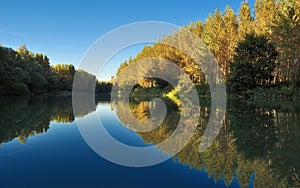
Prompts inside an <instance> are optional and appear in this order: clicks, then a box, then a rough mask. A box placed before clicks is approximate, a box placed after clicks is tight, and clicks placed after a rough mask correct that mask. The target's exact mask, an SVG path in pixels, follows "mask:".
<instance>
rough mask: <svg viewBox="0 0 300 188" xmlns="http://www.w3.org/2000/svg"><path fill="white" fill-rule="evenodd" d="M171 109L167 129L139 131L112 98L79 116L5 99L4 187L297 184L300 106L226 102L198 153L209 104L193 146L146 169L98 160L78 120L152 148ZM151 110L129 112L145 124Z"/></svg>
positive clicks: (56, 106) (0, 117)
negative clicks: (95, 118) (95, 119)
mask: <svg viewBox="0 0 300 188" xmlns="http://www.w3.org/2000/svg"><path fill="white" fill-rule="evenodd" d="M167 104H168V113H167V116H166V118H165V120H164V122H163V123H162V125H161V126H160V127H158V128H157V129H155V130H153V131H151V132H147V133H141V132H135V131H133V130H130V129H128V127H129V128H130V125H127V123H128V122H126V117H124V116H123V115H122V105H115V104H113V103H111V102H109V101H103V100H97V101H96V105H94V106H93V105H87V107H85V108H83V111H82V113H81V114H80V116H78V117H74V115H73V111H72V101H71V98H69V97H50V96H48V97H31V98H1V99H0V109H1V111H0V112H1V114H0V143H1V145H0V187H67V186H68V187H70V186H72V187H100V186H102V187H228V186H229V187H253V186H255V187H276V186H277V187H280V186H284V187H297V186H300V179H299V177H300V172H299V170H300V164H299V162H298V159H299V158H300V130H299V128H300V127H299V126H300V118H299V115H300V108H299V105H297V104H296V103H294V102H282V103H274V102H272V103H256V104H253V103H250V102H241V101H239V102H233V101H229V102H228V107H227V112H226V118H225V122H224V124H223V126H222V128H221V130H220V132H219V135H218V136H217V138H216V140H215V141H214V143H213V144H212V145H211V146H210V147H209V148H208V149H207V150H205V151H204V152H202V153H200V152H199V150H198V149H199V143H200V142H201V135H202V134H203V132H204V130H205V127H206V125H207V122H208V118H209V115H210V103H209V101H206V100H204V101H202V102H201V115H200V120H199V125H198V128H197V131H196V132H195V134H194V136H193V137H192V139H191V140H190V142H189V143H188V144H187V145H186V146H185V147H184V148H183V149H182V150H181V152H179V153H178V154H177V155H176V156H174V157H173V158H171V159H170V160H168V161H166V162H164V163H161V164H159V165H154V166H151V167H143V168H130V167H123V166H119V165H117V164H113V163H111V162H109V161H106V160H105V159H103V158H102V157H100V156H99V155H97V154H96V153H95V152H94V151H93V150H92V149H91V148H89V146H88V145H87V144H86V143H85V141H84V140H83V138H82V137H81V135H80V133H79V130H78V128H77V126H76V122H75V118H81V119H82V120H84V121H86V124H87V126H93V125H89V121H88V117H89V116H90V115H91V114H92V113H97V114H98V115H99V116H101V120H102V123H103V124H104V126H105V128H106V129H107V130H108V132H109V133H110V134H111V135H112V136H113V137H115V138H116V139H117V140H119V141H120V142H123V143H125V144H128V145H133V146H139V147H143V146H149V145H153V144H158V143H160V142H161V141H163V140H164V139H166V138H167V137H168V136H169V135H170V134H172V132H173V131H174V129H175V128H176V123H177V122H178V118H179V115H180V110H179V109H178V107H177V106H176V105H175V104H172V103H171V102H170V101H167ZM150 105H153V104H152V103H151V102H149V101H132V102H131V104H130V108H131V111H132V113H133V115H134V116H135V117H136V118H138V119H146V118H148V117H149V106H150ZM116 106H117V107H118V108H119V109H116ZM124 125H126V126H124ZM162 152H166V153H167V152H168V151H162Z"/></svg>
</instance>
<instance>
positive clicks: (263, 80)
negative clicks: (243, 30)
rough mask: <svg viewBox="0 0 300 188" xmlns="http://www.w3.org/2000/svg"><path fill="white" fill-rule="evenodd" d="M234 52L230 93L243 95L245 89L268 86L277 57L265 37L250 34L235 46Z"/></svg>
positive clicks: (272, 46)
mask: <svg viewBox="0 0 300 188" xmlns="http://www.w3.org/2000/svg"><path fill="white" fill-rule="evenodd" d="M235 51H236V55H235V56H234V61H233V62H232V63H231V66H230V70H231V73H230V76H229V82H228V83H229V85H230V87H231V88H230V89H231V91H232V92H234V93H237V94H245V91H246V90H247V89H255V88H256V87H266V86H270V84H271V81H272V80H273V76H274V69H275V61H276V59H277V55H278V53H277V51H276V49H275V47H274V45H273V44H272V43H270V42H268V40H267V38H266V37H264V36H255V34H254V33H251V34H248V35H246V36H245V40H244V41H241V42H239V43H238V44H237V47H236V50H235Z"/></svg>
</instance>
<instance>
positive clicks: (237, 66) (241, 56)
mask: <svg viewBox="0 0 300 188" xmlns="http://www.w3.org/2000/svg"><path fill="white" fill-rule="evenodd" d="M181 29H185V30H189V31H191V32H193V33H194V34H195V35H196V36H198V37H200V39H201V40H202V41H203V42H204V43H205V44H206V45H207V46H208V48H209V50H210V51H211V52H212V54H213V55H214V57H215V59H216V61H217V62H218V64H219V66H220V67H221V71H222V73H223V74H224V76H225V80H226V84H227V88H228V91H229V92H230V93H231V94H233V96H239V97H249V96H251V94H253V93H255V94H258V95H264V96H263V97H275V98H276V97H294V95H296V94H297V91H298V90H299V86H300V59H299V57H300V33H299V30H300V1H297V0H280V1H277V0H256V1H255V5H254V14H252V10H251V7H250V6H249V4H248V3H247V1H245V2H243V3H242V4H241V7H240V9H239V12H238V13H235V12H234V11H233V10H232V8H230V7H229V6H227V7H226V8H225V11H224V12H220V11H219V10H217V9H216V10H215V12H214V14H210V15H209V16H208V18H207V19H206V20H205V22H201V21H197V22H191V23H190V24H189V25H187V26H184V27H183V28H181ZM175 34H177V35H180V31H178V32H177V33H175ZM175 34H173V35H169V36H165V37H163V38H162V39H160V40H158V41H157V42H156V43H154V44H153V45H152V46H145V47H144V49H143V50H142V51H141V52H140V53H138V54H137V56H136V57H130V58H129V60H127V61H125V62H124V63H123V64H121V65H120V67H119V69H118V71H117V77H118V75H119V74H120V72H121V71H122V70H124V69H125V68H126V67H127V66H128V65H130V64H131V63H134V62H137V61H138V60H140V59H143V58H148V57H159V58H164V59H168V60H170V61H172V62H174V63H176V64H177V65H178V66H179V67H180V68H181V69H182V70H184V71H185V72H186V73H188V74H189V75H190V78H191V79H192V80H193V82H194V83H195V84H196V85H198V86H199V87H200V86H207V81H206V80H205V76H204V74H203V73H202V72H201V71H197V67H196V64H195V63H194V62H193V60H192V59H191V58H189V57H188V56H187V55H186V54H184V53H182V52H180V51H178V50H177V49H174V48H172V47H169V46H166V45H164V44H163V42H162V41H164V40H168V39H170V38H172V37H173V38H174V37H175ZM176 37H178V36H176ZM179 37H180V36H179ZM182 37H184V36H182ZM149 82H155V79H152V80H151V79H145V80H143V81H141V82H140V87H144V86H146V87H147V85H151V86H152V85H159V84H151V83H150V84H147V83H149ZM206 88H207V87H206ZM262 90H263V92H261V91H262Z"/></svg>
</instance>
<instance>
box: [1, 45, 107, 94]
mask: <svg viewBox="0 0 300 188" xmlns="http://www.w3.org/2000/svg"><path fill="white" fill-rule="evenodd" d="M75 72H77V73H78V75H80V76H84V78H85V80H87V81H88V80H89V81H91V82H93V83H94V84H96V83H97V84H96V89H95V90H96V92H97V93H109V92H110V90H111V87H112V84H111V83H109V82H107V83H106V82H101V83H100V82H98V81H97V80H96V76H94V75H91V74H89V73H88V72H86V71H84V70H80V69H79V70H75V67H74V66H73V65H71V64H56V65H52V66H50V60H49V58H48V57H47V56H46V55H44V54H42V53H33V52H31V51H29V50H28V49H27V48H26V46H25V45H21V46H20V47H19V48H18V49H17V50H13V49H11V48H6V47H1V46H0V73H1V74H0V95H28V94H43V93H56V94H57V93H59V92H62V91H67V92H71V91H72V87H73V79H74V75H75Z"/></svg>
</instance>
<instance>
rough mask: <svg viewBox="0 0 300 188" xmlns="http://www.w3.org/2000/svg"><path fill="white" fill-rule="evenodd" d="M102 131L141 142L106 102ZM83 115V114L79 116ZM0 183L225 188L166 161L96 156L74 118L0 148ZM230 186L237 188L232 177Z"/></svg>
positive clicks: (102, 107) (101, 105) (101, 108)
mask: <svg viewBox="0 0 300 188" xmlns="http://www.w3.org/2000/svg"><path fill="white" fill-rule="evenodd" d="M93 113H100V114H102V115H103V116H102V117H105V118H104V119H102V121H103V124H104V125H105V127H106V129H107V130H108V131H109V132H110V133H111V134H112V135H113V136H114V137H115V138H117V139H118V140H120V141H122V142H125V143H126V144H129V145H135V146H145V145H147V144H145V143H144V142H143V139H142V138H141V137H140V136H138V135H137V134H136V133H135V132H133V131H130V130H128V129H127V128H125V127H123V126H122V125H121V124H120V122H119V121H118V119H117V117H116V114H115V112H114V111H112V110H111V109H110V104H109V103H99V104H98V106H97V112H93ZM82 118H86V117H82ZM0 187H18V188H20V187H226V186H225V184H224V182H223V181H222V180H220V181H218V182H216V184H215V182H214V179H213V178H208V174H207V173H206V172H205V171H204V170H200V171H199V170H197V169H190V168H189V167H188V166H187V165H182V164H180V163H178V162H174V160H172V159H170V160H168V161H166V162H164V163H161V164H159V165H155V166H151V167H144V168H130V167H123V166H119V165H116V164H113V163H111V162H108V161H106V160H105V159H103V158H102V157H100V156H98V155H97V154H96V153H95V152H94V151H93V150H91V149H90V148H89V146H88V145H87V144H86V143H85V141H84V140H83V138H82V137H81V135H80V133H79V130H78V128H77V127H76V124H75V122H71V123H56V122H50V125H49V129H48V130H47V131H46V132H44V133H42V134H37V135H32V136H29V137H28V138H27V140H26V142H25V143H23V144H22V143H20V141H19V140H18V138H15V139H13V140H12V141H9V142H6V143H2V145H1V146H0ZM230 187H238V184H237V182H236V181H234V182H233V183H232V184H231V186H230Z"/></svg>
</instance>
